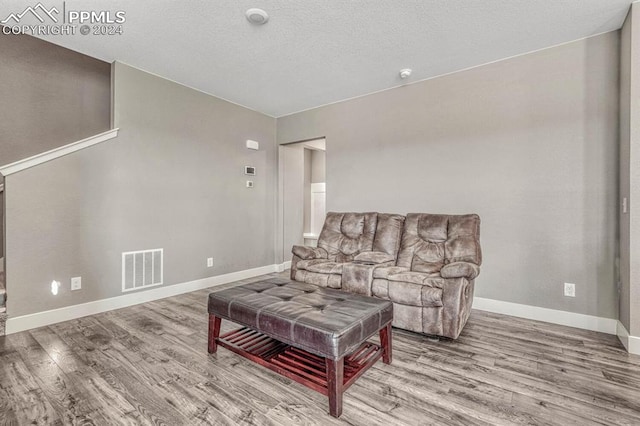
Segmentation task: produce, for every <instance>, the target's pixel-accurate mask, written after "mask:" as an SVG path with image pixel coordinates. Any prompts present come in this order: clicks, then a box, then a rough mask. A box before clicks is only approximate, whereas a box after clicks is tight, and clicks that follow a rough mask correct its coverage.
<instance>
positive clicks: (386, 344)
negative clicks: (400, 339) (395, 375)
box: [380, 323, 392, 364]
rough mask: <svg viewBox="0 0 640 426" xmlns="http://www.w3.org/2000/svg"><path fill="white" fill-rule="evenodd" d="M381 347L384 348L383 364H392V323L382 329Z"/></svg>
mask: <svg viewBox="0 0 640 426" xmlns="http://www.w3.org/2000/svg"><path fill="white" fill-rule="evenodd" d="M380 346H382V362H384V363H385V364H391V358H392V355H391V351H392V349H391V323H389V324H387V325H386V327H383V328H381V329H380Z"/></svg>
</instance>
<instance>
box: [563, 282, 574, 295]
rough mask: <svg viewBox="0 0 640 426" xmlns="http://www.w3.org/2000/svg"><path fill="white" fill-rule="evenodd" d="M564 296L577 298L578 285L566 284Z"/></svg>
mask: <svg viewBox="0 0 640 426" xmlns="http://www.w3.org/2000/svg"><path fill="white" fill-rule="evenodd" d="M564 295H565V296H567V297H576V285H575V284H573V283H564Z"/></svg>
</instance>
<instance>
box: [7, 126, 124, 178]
mask: <svg viewBox="0 0 640 426" xmlns="http://www.w3.org/2000/svg"><path fill="white" fill-rule="evenodd" d="M119 130H120V129H112V130H108V131H106V132H104V133H100V134H99V135H95V136H91V137H89V138H86V139H82V140H81V141H77V142H73V143H70V144H68V145H64V146H61V147H59V148H54V149H52V150H50V151H47V152H43V153H42V154H38V155H34V156H33V157H29V158H25V159H24V160H19V161H16V162H15V163H11V164H7V165H5V166H0V174H2V175H4V176H9V175H12V174H14V173H18V172H21V171H22V170H26V169H28V168H31V167H34V166H37V165H39V164H42V163H46V162H48V161H51V160H55V159H56V158H60V157H63V156H65V155H69V154H71V153H73V152H76V151H80V150H81V149H85V148H88V147H90V146H93V145H96V144H99V143H102V142H105V141H108V140H109V139H113V138H115V137H117V136H118V131H119Z"/></svg>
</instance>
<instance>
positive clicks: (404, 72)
mask: <svg viewBox="0 0 640 426" xmlns="http://www.w3.org/2000/svg"><path fill="white" fill-rule="evenodd" d="M410 75H411V68H405V69H402V70H400V78H401V79H403V80H404V79H405V78H409V76H410Z"/></svg>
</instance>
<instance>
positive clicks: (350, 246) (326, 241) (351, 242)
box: [318, 212, 378, 263]
mask: <svg viewBox="0 0 640 426" xmlns="http://www.w3.org/2000/svg"><path fill="white" fill-rule="evenodd" d="M377 218H378V214H377V213H335V212H329V213H327V217H326V219H325V222H324V226H323V227H322V232H320V236H319V237H318V247H320V248H323V249H324V250H326V251H327V254H328V259H329V260H331V261H334V262H338V263H343V262H351V261H352V260H353V258H354V257H355V256H357V255H358V254H359V253H361V252H363V251H371V250H372V248H373V238H374V235H375V231H376V224H377Z"/></svg>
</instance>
